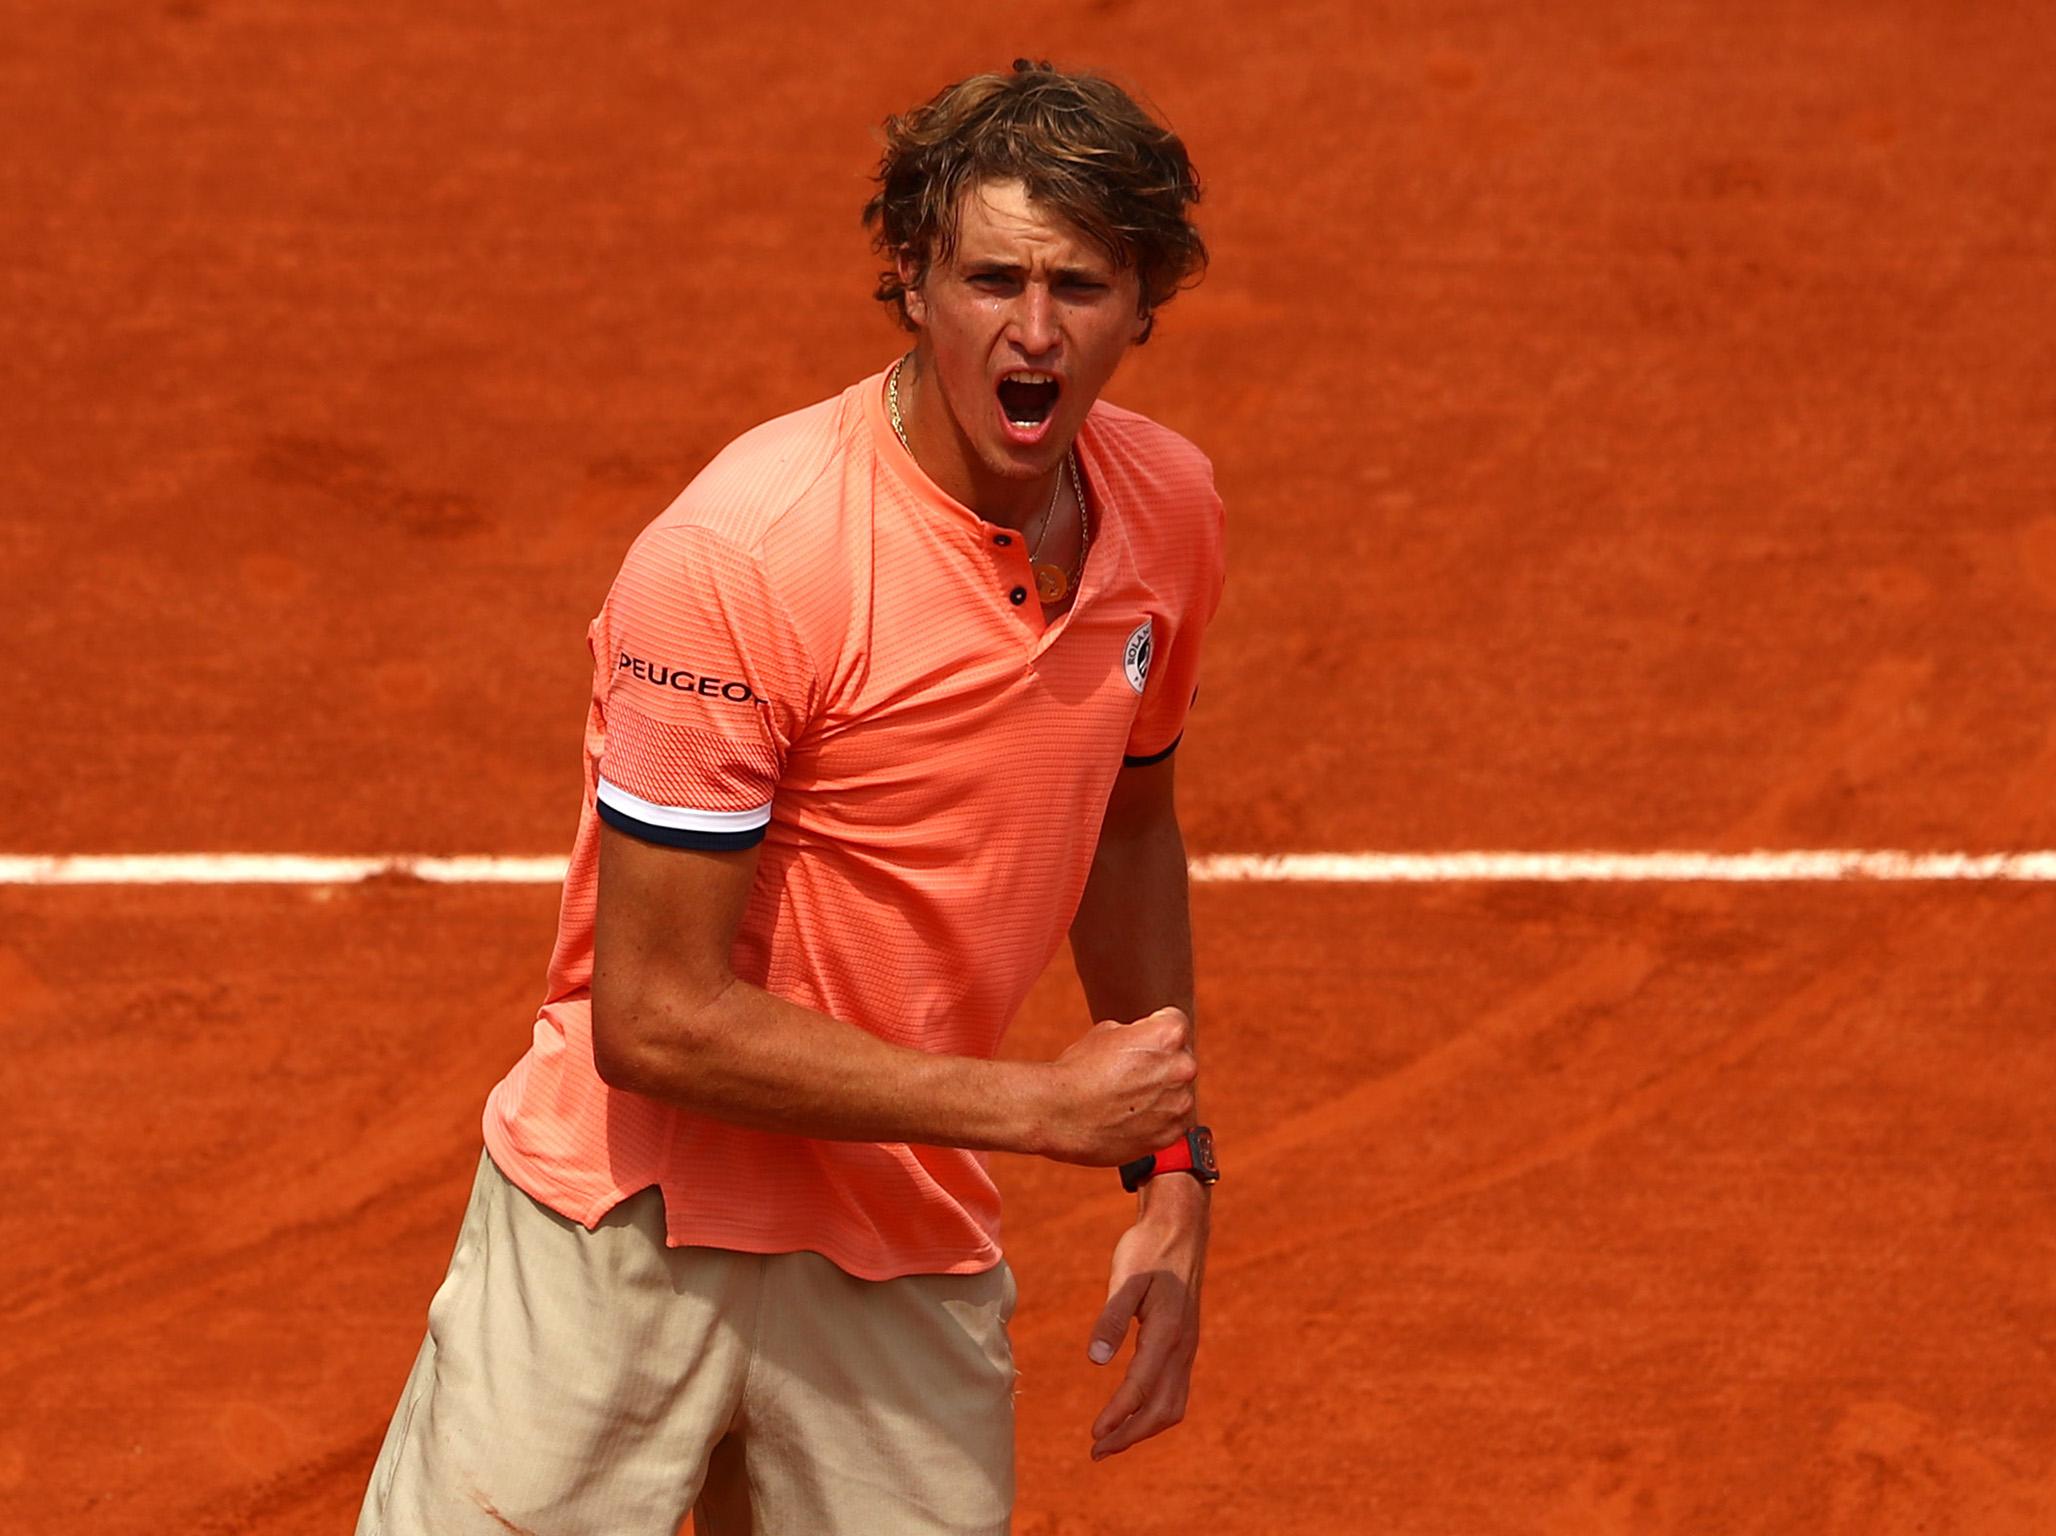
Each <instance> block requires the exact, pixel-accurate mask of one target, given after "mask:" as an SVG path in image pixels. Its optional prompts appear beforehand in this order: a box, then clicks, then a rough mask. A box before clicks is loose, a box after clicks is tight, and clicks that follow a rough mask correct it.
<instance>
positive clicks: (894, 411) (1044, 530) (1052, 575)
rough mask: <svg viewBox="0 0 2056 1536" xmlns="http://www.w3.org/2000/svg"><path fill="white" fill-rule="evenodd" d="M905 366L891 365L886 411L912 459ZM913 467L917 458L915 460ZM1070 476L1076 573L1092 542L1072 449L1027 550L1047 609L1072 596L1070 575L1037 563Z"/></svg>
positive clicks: (1037, 590) (900, 363)
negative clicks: (904, 417) (904, 409)
mask: <svg viewBox="0 0 2056 1536" xmlns="http://www.w3.org/2000/svg"><path fill="white" fill-rule="evenodd" d="M905 363H906V358H904V357H902V358H900V359H899V360H898V361H897V362H895V363H894V364H893V365H892V372H891V373H890V374H888V375H887V376H886V380H885V410H886V414H887V415H888V416H890V417H891V418H892V435H893V436H894V437H896V438H898V439H899V444H900V447H902V448H904V449H905V450H906V451H907V457H908V458H910V459H914V445H913V444H912V443H910V442H908V441H907V429H906V425H905V423H904V422H902V421H901V420H900V368H901V367H902V366H903V365H904V364H905ZM914 462H915V463H916V464H918V463H920V462H921V461H920V460H919V459H914ZM1066 471H1069V473H1070V476H1071V494H1072V495H1073V496H1075V497H1076V498H1077V500H1078V571H1079V574H1080V575H1083V574H1084V571H1085V551H1086V548H1087V547H1088V546H1089V545H1090V544H1091V543H1092V514H1091V513H1089V512H1088V511H1086V509H1085V485H1084V482H1083V480H1082V479H1080V477H1079V474H1078V450H1077V448H1076V447H1075V446H1073V447H1072V448H1071V449H1069V450H1068V451H1067V452H1066V453H1065V454H1064V462H1063V463H1062V464H1061V465H1059V466H1058V467H1057V483H1056V486H1055V487H1054V488H1053V489H1052V490H1051V491H1050V496H1049V505H1048V506H1047V507H1045V508H1043V511H1042V527H1041V528H1040V529H1039V530H1038V531H1037V532H1036V535H1035V542H1034V543H1033V544H1031V545H1029V547H1028V567H1029V569H1030V570H1032V571H1034V572H1035V595H1036V596H1037V597H1039V598H1041V599H1042V601H1043V602H1044V603H1045V604H1047V605H1050V606H1054V605H1056V604H1057V603H1061V602H1062V601H1063V600H1064V599H1065V598H1066V597H1068V596H1070V595H1071V573H1070V571H1068V570H1067V569H1065V568H1064V567H1063V566H1061V565H1052V564H1050V563H1049V562H1047V561H1044V560H1038V559H1037V558H1036V556H1038V555H1040V554H1041V553H1042V541H1043V539H1044V538H1045V537H1046V536H1047V535H1048V533H1049V523H1050V519H1051V518H1053V517H1055V516H1056V511H1057V502H1058V501H1060V500H1061V499H1062V498H1063V494H1064V475H1065V472H1066Z"/></svg>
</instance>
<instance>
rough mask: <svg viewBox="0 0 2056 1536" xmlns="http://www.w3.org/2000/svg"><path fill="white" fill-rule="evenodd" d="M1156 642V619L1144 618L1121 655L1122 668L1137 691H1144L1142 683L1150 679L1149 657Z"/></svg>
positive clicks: (1130, 684) (1131, 686)
mask: <svg viewBox="0 0 2056 1536" xmlns="http://www.w3.org/2000/svg"><path fill="white" fill-rule="evenodd" d="M1155 642H1156V621H1155V620H1154V619H1144V620H1143V621H1142V622H1141V623H1140V624H1138V625H1136V626H1135V632H1134V633H1133V634H1131V635H1130V636H1129V637H1128V648H1127V650H1126V651H1125V652H1124V653H1123V654H1122V657H1121V670H1122V671H1124V672H1126V673H1127V674H1128V686H1129V687H1130V688H1133V689H1134V690H1135V691H1136V692H1137V693H1140V692H1142V685H1143V684H1144V683H1147V682H1148V681H1149V657H1150V652H1151V651H1152V650H1153V649H1154V648H1155Z"/></svg>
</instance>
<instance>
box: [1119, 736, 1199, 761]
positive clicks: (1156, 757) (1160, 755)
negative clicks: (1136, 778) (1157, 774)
mask: <svg viewBox="0 0 2056 1536" xmlns="http://www.w3.org/2000/svg"><path fill="white" fill-rule="evenodd" d="M1184 739H1185V733H1184V732H1183V731H1180V732H1179V733H1178V734H1177V735H1175V736H1173V737H1172V738H1171V744H1170V745H1169V746H1168V747H1166V748H1164V750H1163V751H1161V752H1151V753H1149V754H1148V755H1147V756H1144V757H1131V756H1129V755H1128V754H1127V753H1125V752H1124V753H1122V754H1121V766H1122V767H1123V768H1147V767H1149V766H1150V765H1151V764H1153V763H1160V762H1162V761H1163V760H1164V759H1165V758H1167V757H1169V756H1170V755H1171V754H1172V753H1173V752H1175V751H1177V750H1178V743H1179V742H1181V741H1183V740H1184Z"/></svg>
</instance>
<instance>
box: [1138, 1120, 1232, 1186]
mask: <svg viewBox="0 0 2056 1536" xmlns="http://www.w3.org/2000/svg"><path fill="white" fill-rule="evenodd" d="M1160 1173H1189V1174H1191V1175H1192V1176H1193V1177H1194V1178H1195V1179H1197V1180H1199V1182H1200V1183H1202V1184H1218V1183H1220V1182H1221V1165H1220V1164H1219V1163H1218V1162H1216V1161H1215V1160H1214V1133H1213V1132H1212V1131H1211V1130H1210V1129H1208V1128H1207V1127H1206V1126H1203V1125H1195V1126H1194V1127H1193V1128H1192V1129H1191V1130H1189V1131H1187V1132H1186V1133H1185V1134H1184V1135H1183V1136H1181V1137H1179V1138H1178V1139H1177V1140H1176V1141H1174V1142H1172V1143H1171V1144H1170V1145H1169V1146H1168V1147H1166V1148H1164V1150H1163V1151H1161V1152H1152V1153H1150V1155H1149V1156H1147V1157H1138V1158H1136V1159H1135V1161H1134V1162H1132V1163H1123V1164H1121V1188H1123V1189H1125V1190H1127V1191H1128V1192H1129V1193H1130V1194H1133V1193H1134V1192H1135V1191H1136V1190H1138V1189H1140V1188H1142V1186H1143V1185H1145V1184H1147V1183H1148V1182H1149V1181H1150V1180H1151V1179H1153V1178H1155V1177H1156V1176H1157V1175H1158V1174H1160Z"/></svg>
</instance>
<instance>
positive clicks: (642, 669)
mask: <svg viewBox="0 0 2056 1536" xmlns="http://www.w3.org/2000/svg"><path fill="white" fill-rule="evenodd" d="M614 671H615V673H616V675H617V676H618V675H619V674H620V673H623V672H626V673H627V674H628V675H629V676H630V677H632V678H635V679H636V680H637V681H638V682H643V683H648V684H649V685H650V686H651V687H652V688H668V689H670V690H671V691H672V692H673V693H695V694H698V695H699V696H700V697H701V698H703V699H725V700H727V701H728V702H729V703H730V704H755V703H758V702H760V701H759V700H758V698H757V695H756V694H755V693H754V692H753V691H752V690H751V688H750V685H749V684H748V683H739V682H735V681H734V680H732V679H723V678H719V677H708V676H707V675H706V674H705V673H704V672H692V671H688V670H687V669H686V668H684V667H670V666H666V665H664V664H663V663H662V662H657V661H645V660H644V659H643V658H642V657H640V656H631V655H629V654H628V652H626V651H623V652H621V654H620V659H619V660H617V661H616V662H615V663H614Z"/></svg>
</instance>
